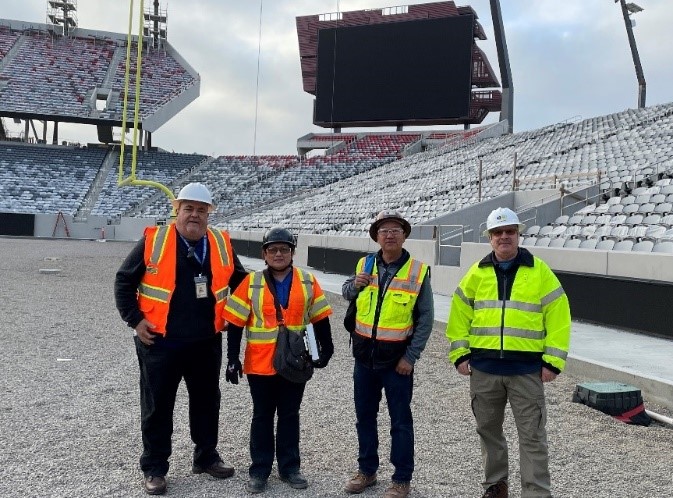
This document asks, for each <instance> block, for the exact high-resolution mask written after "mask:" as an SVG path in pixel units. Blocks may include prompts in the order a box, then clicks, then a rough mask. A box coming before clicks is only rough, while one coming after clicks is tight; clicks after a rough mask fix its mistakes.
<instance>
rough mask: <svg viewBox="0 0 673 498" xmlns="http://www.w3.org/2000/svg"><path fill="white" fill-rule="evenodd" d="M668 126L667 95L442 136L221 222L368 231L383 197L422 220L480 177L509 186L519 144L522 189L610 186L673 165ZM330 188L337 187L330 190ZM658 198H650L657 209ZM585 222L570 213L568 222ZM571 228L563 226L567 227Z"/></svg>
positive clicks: (453, 205) (474, 189) (455, 205)
mask: <svg viewBox="0 0 673 498" xmlns="http://www.w3.org/2000/svg"><path fill="white" fill-rule="evenodd" d="M672 130H673V105H672V104H666V105H659V106H652V107H649V108H645V109H629V110H627V111H624V112H621V113H616V114H611V115H608V116H601V117H597V118H592V119H587V120H583V121H580V122H576V123H562V124H558V125H553V126H548V127H545V128H541V129H538V130H533V131H528V132H522V133H517V134H512V135H504V136H501V137H497V138H488V139H484V140H481V141H478V142H475V143H469V144H462V145H458V146H456V145H455V144H452V145H447V146H445V147H441V148H438V149H433V150H428V151H426V152H423V153H418V154H413V155H409V156H407V157H404V158H402V159H400V160H397V161H394V162H391V163H387V164H385V165H381V166H378V167H376V168H373V169H372V170H370V171H367V172H363V173H361V174H359V175H358V176H357V177H354V178H349V179H345V180H341V181H339V182H337V183H336V184H331V185H330V186H329V188H327V187H323V188H321V189H318V190H316V191H315V192H314V193H313V194H312V195H308V194H306V195H304V196H303V197H302V198H301V199H296V200H292V199H287V200H286V202H284V203H283V204H282V205H276V206H273V209H258V210H256V211H255V212H254V213H250V214H240V215H236V216H231V217H228V218H227V219H226V220H223V221H222V222H221V226H223V227H227V228H232V229H247V228H253V227H254V228H262V229H263V228H267V227H268V226H270V224H271V223H273V221H274V220H277V219H283V220H291V223H292V225H293V226H292V228H293V229H295V230H298V231H301V232H309V233H315V232H317V233H327V234H337V235H360V236H366V235H367V232H366V230H367V227H368V223H369V221H370V220H371V218H372V216H373V215H374V211H375V210H376V209H377V208H378V209H380V208H382V207H390V208H395V209H398V210H399V211H400V212H402V213H403V214H404V215H405V216H406V217H407V219H409V221H410V222H411V223H412V224H418V223H422V222H427V221H430V220H432V219H433V218H436V217H437V216H439V215H441V214H444V213H447V212H451V211H455V210H458V209H460V208H463V207H466V206H470V205H474V204H476V203H477V202H479V200H480V199H479V194H478V188H479V187H481V200H485V199H489V198H493V197H497V196H498V195H500V194H501V193H503V192H507V191H510V190H511V189H512V168H513V157H514V153H515V152H516V153H517V179H518V185H519V188H521V189H536V188H549V187H550V186H558V185H559V183H560V182H561V181H563V182H564V183H565V187H566V188H573V187H575V186H580V185H587V184H590V183H596V182H599V181H600V185H601V187H602V188H603V189H604V190H605V191H606V192H607V191H613V190H615V189H618V188H621V186H622V185H623V184H624V183H625V182H633V181H634V178H636V179H639V180H638V181H641V182H642V181H645V179H646V178H647V176H646V175H645V174H641V173H638V171H647V170H646V168H650V169H651V173H650V175H653V174H658V175H663V174H666V173H667V172H668V171H669V170H670V169H671V165H670V162H668V163H667V162H666V161H670V159H669V158H670V157H671V153H672V152H673V151H672V150H671V144H670V134H671V131H672ZM479 161H481V162H482V164H483V173H482V180H481V182H480V184H479V181H478V178H477V177H476V170H477V165H478V162H479ZM634 171H636V174H635V175H634ZM662 179H666V178H662ZM634 186H635V183H634ZM334 191H338V192H339V194H338V195H334V194H332V193H331V192H334ZM653 193H654V192H650V194H653ZM659 193H660V192H659ZM631 197H633V201H632V204H633V205H634V207H632V208H631V207H628V206H629V205H630V204H629V205H627V204H624V208H623V211H622V213H623V214H624V215H625V216H627V217H628V215H629V214H633V213H637V212H638V210H639V208H640V206H641V205H640V204H636V203H635V202H634V201H635V197H636V196H635V195H633V196H631ZM617 204H620V205H621V204H622V202H618V201H616V200H615V201H611V203H610V204H609V205H608V204H602V205H595V206H591V207H590V209H589V210H588V211H587V212H586V213H584V214H586V215H590V216H594V217H595V218H598V216H600V215H615V214H618V213H616V212H615V213H611V212H610V211H609V210H610V208H611V207H613V206H616V205H617ZM656 206H657V205H655V206H654V207H651V206H648V208H651V209H652V211H654V210H655V209H656ZM627 208H628V209H627ZM659 209H664V208H663V207H662V208H659ZM594 211H596V212H594ZM615 211H618V209H615ZM323 213H330V216H324V215H323ZM645 214H649V213H645ZM595 218H594V221H595ZM603 219H606V218H603ZM589 220H591V218H589V219H588V220H587V222H588V221H589ZM582 222H583V221H582V218H577V217H574V216H572V217H570V218H569V219H568V223H567V224H566V227H568V226H571V225H578V224H580V223H582ZM587 222H584V225H586V223H587ZM596 228H597V227H596ZM594 230H595V229H594ZM572 233H573V232H572V231H571V233H568V230H567V228H566V233H565V235H569V236H572ZM587 236H588V235H585V236H584V238H587Z"/></svg>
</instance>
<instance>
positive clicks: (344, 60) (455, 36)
mask: <svg viewBox="0 0 673 498" xmlns="http://www.w3.org/2000/svg"><path fill="white" fill-rule="evenodd" d="M473 26H474V18H473V16H471V15H462V16H454V17H446V18H441V19H423V20H415V21H399V22H389V23H382V24H373V25H366V26H349V27H342V28H328V29H321V30H320V31H319V32H318V64H317V84H316V101H315V109H314V120H313V121H314V123H315V124H316V125H319V126H326V127H334V126H348V125H349V124H351V125H353V126H356V125H359V124H372V125H374V124H378V125H382V124H404V123H413V122H424V121H427V122H428V124H436V123H441V122H442V120H448V119H457V118H464V117H467V116H468V111H469V103H470V91H471V86H472V85H471V74H472V45H473V43H474V36H473Z"/></svg>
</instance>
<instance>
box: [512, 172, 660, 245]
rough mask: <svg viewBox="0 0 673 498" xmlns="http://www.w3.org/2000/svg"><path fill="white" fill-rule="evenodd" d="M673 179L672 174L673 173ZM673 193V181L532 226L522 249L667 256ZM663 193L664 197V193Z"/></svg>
mask: <svg viewBox="0 0 673 498" xmlns="http://www.w3.org/2000/svg"><path fill="white" fill-rule="evenodd" d="M671 173H672V176H673V170H672V171H671ZM669 190H670V191H672V192H673V184H671V178H661V179H659V180H656V181H655V182H654V184H653V185H652V186H650V187H645V186H643V187H637V188H636V189H634V190H633V191H632V192H631V193H625V194H624V195H617V196H614V197H610V198H609V199H607V201H606V202H605V203H601V204H598V205H597V204H591V205H589V206H586V207H584V208H582V209H580V210H578V211H577V212H576V213H575V214H574V215H573V216H567V215H564V216H559V217H558V218H557V219H556V220H554V222H553V223H552V224H551V225H546V226H542V227H540V226H539V225H532V226H530V227H529V228H528V229H527V230H526V231H525V232H524V238H523V245H527V246H541V245H545V244H547V242H546V241H545V240H542V239H543V238H544V237H547V236H549V235H551V237H553V238H552V240H551V243H550V244H549V245H550V246H552V247H566V248H580V249H598V250H613V251H638V252H652V251H654V248H655V247H657V249H656V251H654V252H668V250H669V248H670V246H671V244H669V243H668V242H671V241H673V203H672V202H670V200H669V198H668V195H670V194H666V192H668V191H669ZM662 192H663V193H662Z"/></svg>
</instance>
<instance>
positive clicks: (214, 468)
mask: <svg viewBox="0 0 673 498" xmlns="http://www.w3.org/2000/svg"><path fill="white" fill-rule="evenodd" d="M192 472H193V473H195V474H203V473H204V472H205V473H206V474H209V475H211V476H213V477H217V478H218V479H227V478H228V477H231V476H233V475H234V468H233V467H228V466H226V465H225V464H224V462H222V460H218V461H217V462H213V463H212V464H210V465H209V466H208V467H200V466H199V465H196V464H194V465H192Z"/></svg>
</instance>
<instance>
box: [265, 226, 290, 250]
mask: <svg viewBox="0 0 673 498" xmlns="http://www.w3.org/2000/svg"><path fill="white" fill-rule="evenodd" d="M276 242H282V243H284V244H287V245H289V246H290V247H291V248H292V249H294V248H295V247H296V246H297V242H296V240H295V238H294V235H292V232H290V231H289V230H288V229H287V228H282V227H273V228H270V229H269V230H267V232H266V233H265V234H264V237H262V249H266V247H267V246H268V245H270V244H275V243H276Z"/></svg>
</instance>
